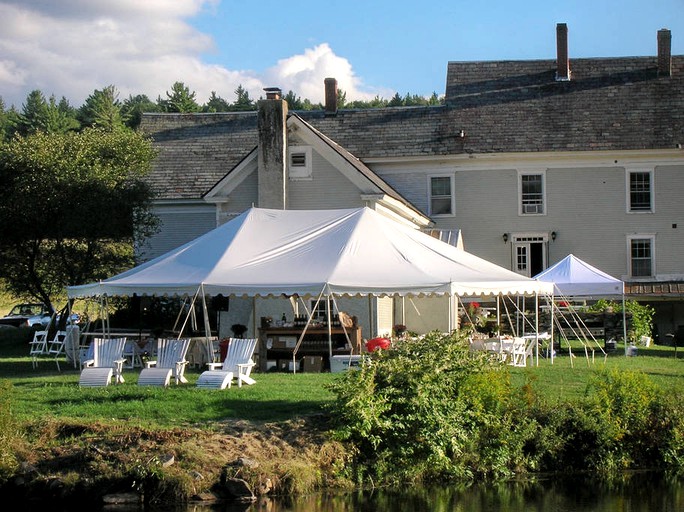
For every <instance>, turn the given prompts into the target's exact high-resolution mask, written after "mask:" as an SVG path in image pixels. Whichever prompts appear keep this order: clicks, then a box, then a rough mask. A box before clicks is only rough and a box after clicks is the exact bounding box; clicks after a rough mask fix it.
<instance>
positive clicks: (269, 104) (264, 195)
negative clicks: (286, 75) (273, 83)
mask: <svg viewBox="0 0 684 512" xmlns="http://www.w3.org/2000/svg"><path fill="white" fill-rule="evenodd" d="M264 91H266V99H265V100H261V101H260V102H259V111H258V114H257V127H258V130H259V147H258V149H257V153H258V156H257V162H258V163H257V165H258V167H257V183H258V193H257V197H258V204H257V206H259V207H260V208H273V209H278V210H285V209H286V206H287V102H286V101H285V100H283V99H282V93H281V90H280V89H278V88H276V87H269V88H266V89H264Z"/></svg>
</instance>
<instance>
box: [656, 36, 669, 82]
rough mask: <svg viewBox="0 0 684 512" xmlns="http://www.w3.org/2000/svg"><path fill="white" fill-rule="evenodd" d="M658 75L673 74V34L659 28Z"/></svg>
mask: <svg viewBox="0 0 684 512" xmlns="http://www.w3.org/2000/svg"><path fill="white" fill-rule="evenodd" d="M658 76H672V34H671V33H670V31H669V30H668V29H666V28H662V29H660V30H658Z"/></svg>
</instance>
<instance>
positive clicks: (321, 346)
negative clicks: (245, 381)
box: [258, 325, 361, 371]
mask: <svg viewBox="0 0 684 512" xmlns="http://www.w3.org/2000/svg"><path fill="white" fill-rule="evenodd" d="M302 331H303V328H302V327H294V326H284V327H262V328H260V329H259V345H258V352H259V369H260V370H261V371H267V369H268V364H267V361H269V360H271V361H274V360H275V361H278V360H280V361H283V360H289V361H292V357H293V355H294V350H295V347H296V346H297V342H298V340H299V338H300V337H301V335H302ZM347 336H348V337H349V339H347ZM360 348H361V327H359V326H358V325H353V326H352V327H345V328H343V327H340V326H335V327H331V329H330V336H328V327H327V326H309V327H308V328H307V329H306V332H305V334H304V338H303V340H302V343H301V345H300V346H299V349H298V350H297V354H296V355H297V358H298V359H299V358H301V357H306V356H320V357H322V362H323V366H322V369H324V370H325V369H329V368H330V356H331V355H345V354H347V355H348V354H358V353H359V350H360Z"/></svg>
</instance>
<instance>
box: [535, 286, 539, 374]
mask: <svg viewBox="0 0 684 512" xmlns="http://www.w3.org/2000/svg"><path fill="white" fill-rule="evenodd" d="M534 334H535V339H534V345H535V356H536V358H537V366H539V292H534Z"/></svg>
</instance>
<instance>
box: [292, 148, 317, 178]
mask: <svg viewBox="0 0 684 512" xmlns="http://www.w3.org/2000/svg"><path fill="white" fill-rule="evenodd" d="M287 167H288V175H289V177H290V179H294V180H302V179H304V180H306V179H311V171H312V163H311V147H309V146H290V147H289V148H288V166H287Z"/></svg>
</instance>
